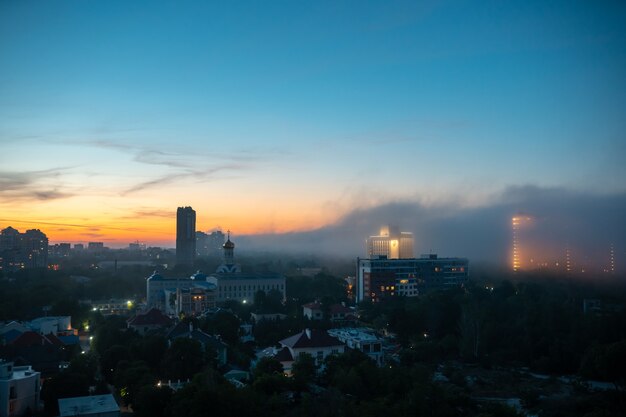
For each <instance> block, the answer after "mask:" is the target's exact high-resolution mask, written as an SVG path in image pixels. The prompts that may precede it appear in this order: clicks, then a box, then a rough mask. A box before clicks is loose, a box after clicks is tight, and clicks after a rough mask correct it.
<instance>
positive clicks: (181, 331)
mask: <svg viewBox="0 0 626 417" xmlns="http://www.w3.org/2000/svg"><path fill="white" fill-rule="evenodd" d="M179 337H186V338H189V339H194V340H196V341H198V342H199V343H200V346H202V349H203V350H205V351H206V349H207V347H208V348H210V349H213V350H214V351H215V354H216V355H215V358H216V359H217V364H218V366H223V365H226V363H227V362H228V357H227V353H228V345H227V344H226V343H224V342H222V341H221V340H220V339H219V338H217V337H215V336H211V335H210V334H207V333H205V332H203V331H202V330H199V329H194V328H193V323H189V324H185V323H184V322H180V323H178V324H177V325H176V326H175V327H174V328H173V329H172V330H170V331H169V333H168V334H167V338H168V339H169V340H170V341H173V340H174V339H178V338H179Z"/></svg>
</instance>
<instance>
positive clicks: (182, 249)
mask: <svg viewBox="0 0 626 417" xmlns="http://www.w3.org/2000/svg"><path fill="white" fill-rule="evenodd" d="M195 258H196V212H195V210H194V209H192V208H191V207H178V210H176V263H177V264H179V265H187V266H191V265H193V261H194V260H195Z"/></svg>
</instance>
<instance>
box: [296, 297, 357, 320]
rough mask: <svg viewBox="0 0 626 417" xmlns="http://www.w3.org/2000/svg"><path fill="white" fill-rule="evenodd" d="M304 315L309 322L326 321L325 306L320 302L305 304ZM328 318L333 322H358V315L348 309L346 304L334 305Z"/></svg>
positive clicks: (329, 311) (303, 307)
mask: <svg viewBox="0 0 626 417" xmlns="http://www.w3.org/2000/svg"><path fill="white" fill-rule="evenodd" d="M302 314H303V315H304V317H308V318H309V320H322V319H324V306H323V305H322V304H321V303H320V302H319V301H315V302H312V303H308V304H304V305H303V306H302ZM326 318H327V319H328V320H330V321H332V322H344V321H356V313H355V311H354V309H352V308H350V307H346V305H345V303H341V304H333V305H331V306H329V307H328V314H327V317H326Z"/></svg>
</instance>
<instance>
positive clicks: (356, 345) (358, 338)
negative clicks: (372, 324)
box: [328, 327, 385, 366]
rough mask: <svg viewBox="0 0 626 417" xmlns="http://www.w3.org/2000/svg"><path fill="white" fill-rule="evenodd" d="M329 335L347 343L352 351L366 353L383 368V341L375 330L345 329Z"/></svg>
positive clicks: (332, 330) (330, 332)
mask: <svg viewBox="0 0 626 417" xmlns="http://www.w3.org/2000/svg"><path fill="white" fill-rule="evenodd" d="M328 334H329V335H331V336H333V337H336V338H337V339H339V341H341V342H343V343H345V344H346V346H347V347H349V348H350V349H355V350H360V351H361V352H363V353H365V354H366V355H367V356H369V357H370V358H372V360H373V361H374V362H376V365H378V366H382V365H383V364H384V360H385V357H384V354H383V340H382V338H381V337H380V336H378V335H377V334H376V332H375V331H374V330H373V329H367V328H354V329H351V328H345V327H344V328H339V329H330V330H329V331H328Z"/></svg>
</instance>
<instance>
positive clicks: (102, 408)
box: [58, 394, 120, 417]
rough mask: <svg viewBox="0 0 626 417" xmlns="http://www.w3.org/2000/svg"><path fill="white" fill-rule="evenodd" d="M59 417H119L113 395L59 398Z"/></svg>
mask: <svg viewBox="0 0 626 417" xmlns="http://www.w3.org/2000/svg"><path fill="white" fill-rule="evenodd" d="M58 401H59V417H69V416H72V417H74V416H78V417H119V416H120V406H119V405H117V402H116V401H115V398H113V395H111V394H106V395H91V396H87V397H71V398H59V400H58Z"/></svg>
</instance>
